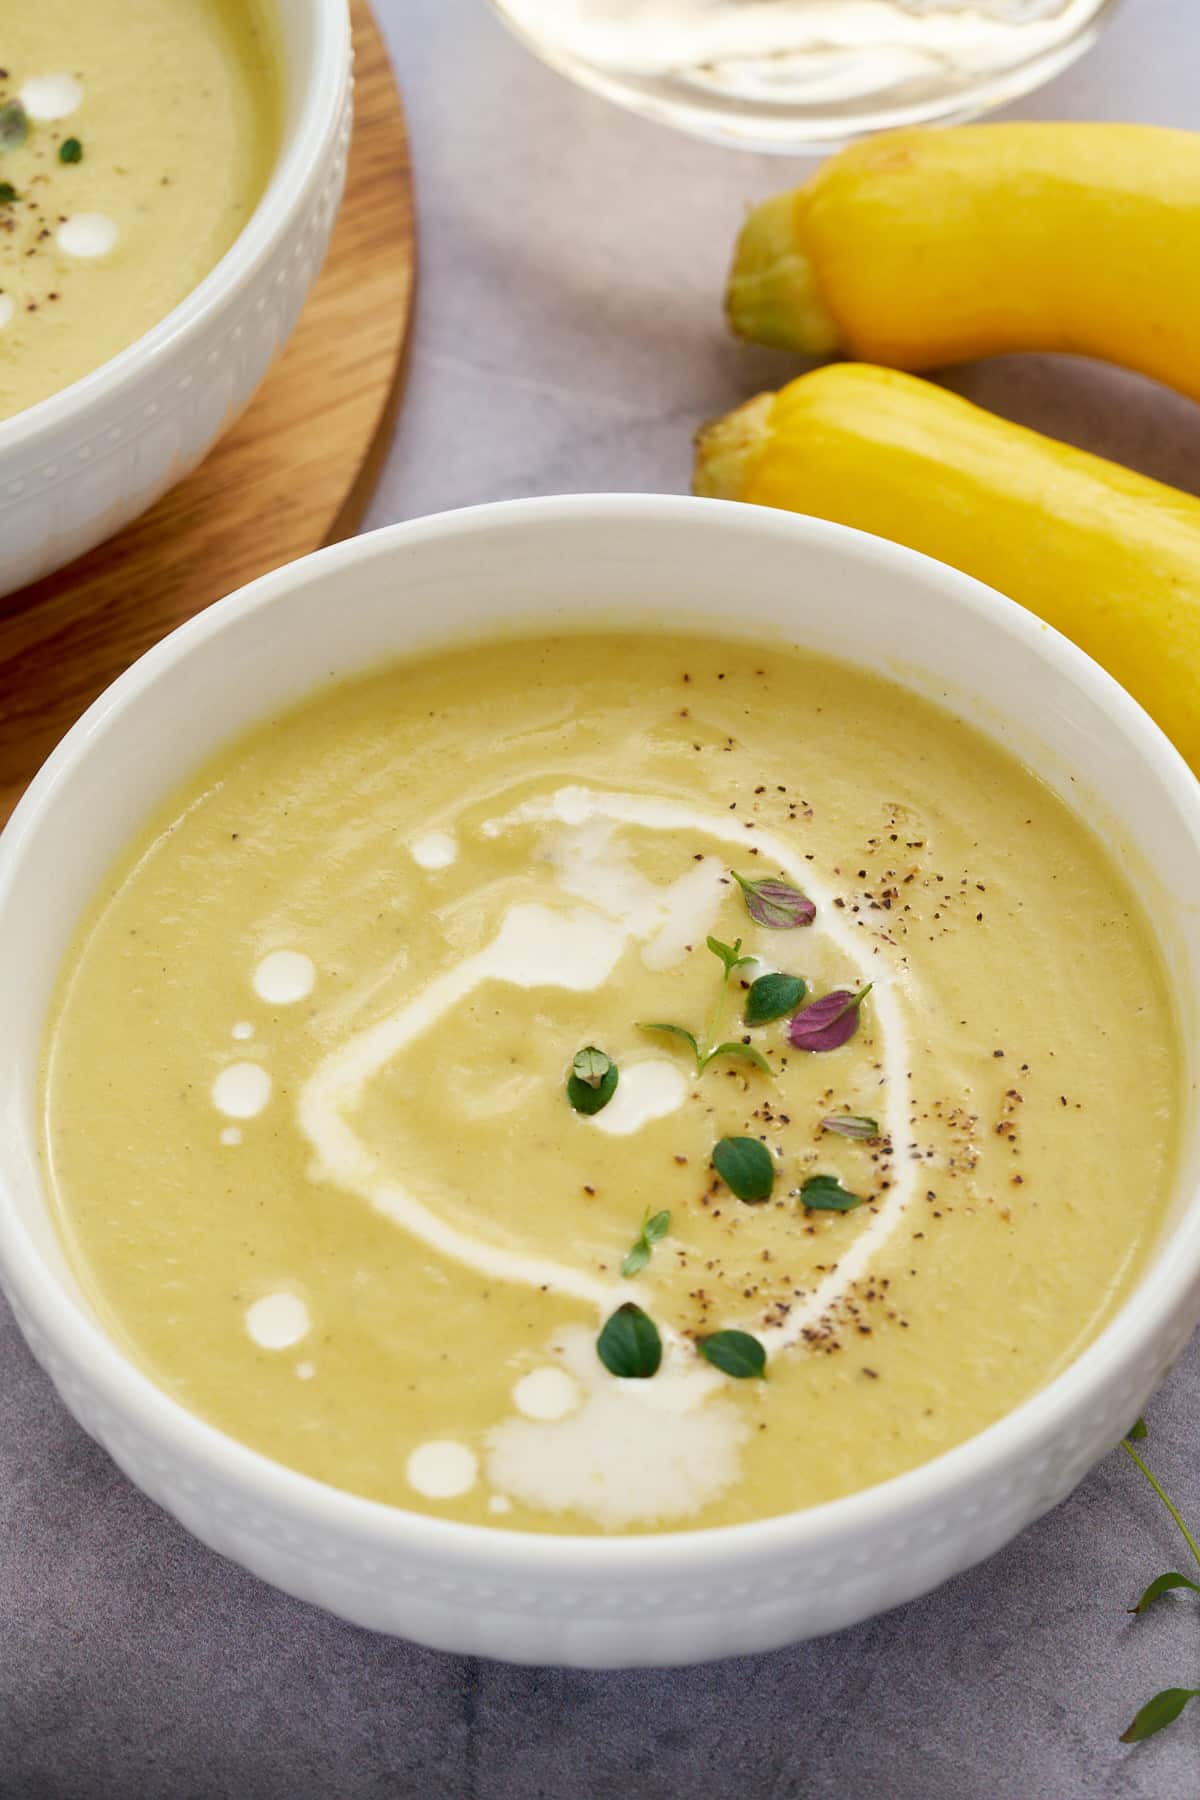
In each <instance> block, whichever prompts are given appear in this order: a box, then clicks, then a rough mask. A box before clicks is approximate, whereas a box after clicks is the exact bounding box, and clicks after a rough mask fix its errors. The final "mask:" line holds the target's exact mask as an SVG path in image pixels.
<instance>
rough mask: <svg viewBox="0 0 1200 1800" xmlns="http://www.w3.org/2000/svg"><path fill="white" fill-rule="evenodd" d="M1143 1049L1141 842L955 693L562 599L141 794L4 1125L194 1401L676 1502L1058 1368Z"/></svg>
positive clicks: (1173, 1119) (1124, 1252)
mask: <svg viewBox="0 0 1200 1800" xmlns="http://www.w3.org/2000/svg"><path fill="white" fill-rule="evenodd" d="M738 878H740V880H739V879H738ZM764 882H766V883H768V884H776V885H775V886H771V885H768V886H767V887H766V888H763V887H762V886H761V885H760V884H762V883H764ZM742 883H745V884H747V885H746V886H743V885H742ZM768 902H771V903H773V905H774V907H775V909H776V910H775V911H773V912H772V911H769V910H766V905H767V903H768ZM735 956H736V957H740V958H748V959H750V960H745V961H740V962H738V963H737V964H736V966H733V967H732V969H731V971H730V972H729V974H728V977H726V971H725V964H726V963H732V962H733V959H734V958H735ZM785 978H790V979H785ZM764 983H765V985H760V984H764ZM864 990H866V991H864ZM831 995H840V996H842V999H841V1000H838V1001H834V1002H832V1003H831V1002H830V999H829V996H831ZM810 1007H812V1008H815V1009H816V1010H815V1011H814V1012H813V1013H812V1014H809V1010H808V1009H809V1008H810ZM764 1010H765V1012H766V1014H768V1015H771V1016H767V1017H765V1018H763V1017H762V1016H761V1015H763V1013H764ZM834 1015H836V1016H834ZM823 1019H824V1020H825V1024H824V1026H822V1023H821V1021H822V1020H823ZM651 1027H654V1029H652V1028H651ZM664 1027H674V1028H675V1029H673V1030H667V1029H663V1028H664ZM685 1033H686V1034H690V1039H694V1040H695V1047H693V1044H692V1042H691V1041H690V1039H689V1036H685V1035H683V1034H685ZM720 1045H725V1046H727V1047H726V1048H725V1049H723V1050H718V1053H717V1054H715V1055H713V1056H711V1057H709V1056H708V1053H709V1052H710V1051H711V1050H713V1049H714V1048H716V1047H718V1046H720ZM588 1049H593V1050H594V1051H595V1052H596V1053H597V1055H596V1056H594V1057H586V1058H584V1060H583V1061H582V1063H581V1064H579V1065H578V1069H579V1072H576V1057H577V1055H578V1053H579V1052H581V1051H585V1050H588ZM706 1059H707V1060H706ZM701 1063H703V1067H702V1068H701V1067H700V1064H701ZM610 1064H611V1067H610ZM1178 1066H1179V1065H1178V1059H1177V1054H1176V1039H1175V1031H1174V1025H1173V1020H1172V1012H1171V1006H1170V1000H1169V996H1168V990H1167V986H1166V983H1165V980H1164V975H1163V971H1162V969H1161V967H1160V965H1159V961H1158V958H1157V953H1156V949H1155V946H1154V943H1153V940H1152V938H1151V934H1150V931H1149V929H1148V927H1147V924H1146V921H1145V920H1144V918H1143V917H1142V914H1141V912H1140V910H1139V906H1138V903H1137V901H1136V900H1135V898H1134V896H1133V894H1132V893H1131V892H1130V891H1129V889H1128V888H1127V886H1126V884H1125V882H1124V880H1123V879H1122V877H1121V875H1120V874H1119V873H1118V871H1117V870H1116V869H1115V868H1114V866H1113V865H1112V863H1111V862H1110V861H1109V859H1108V857H1107V855H1106V854H1105V852H1104V851H1103V850H1102V848H1101V846H1100V844H1099V843H1098V841H1097V840H1096V839H1095V838H1094V837H1093V836H1092V835H1091V833H1090V831H1089V830H1088V829H1087V828H1086V827H1085V825H1084V824H1082V823H1081V822H1080V820H1079V819H1077V818H1076V817H1074V816H1073V815H1072V814H1071V813H1070V812H1069V811H1068V810H1067V809H1066V808H1065V807H1064V806H1063V805H1062V804H1061V802H1060V801H1059V800H1058V799H1057V798H1056V797H1055V796H1054V795H1053V794H1052V793H1051V792H1050V791H1049V790H1048V789H1047V788H1046V787H1045V786H1044V785H1043V784H1042V783H1041V782H1040V781H1039V780H1038V779H1036V778H1035V777H1034V776H1033V775H1032V774H1031V773H1030V772H1029V771H1028V770H1026V769H1024V768H1022V767H1020V766H1019V765H1018V764H1017V763H1016V762H1014V761H1012V760H1011V759H1010V758H1009V757H1008V756H1007V755H1005V754H1004V753H1002V752H1001V751H1000V750H999V749H997V748H996V747H995V746H994V745H993V744H992V743H991V742H989V741H987V740H985V739H984V738H983V737H982V736H980V735H978V734H977V733H976V732H975V731H974V730H972V729H970V728H969V727H968V726H967V725H965V724H964V723H962V722H961V721H960V720H958V719H956V718H953V717H951V716H950V714H948V713H946V712H943V711H940V710H938V709H936V708H935V707H933V706H932V705H929V704H927V703H925V702H924V701H921V700H918V699H917V698H914V697H913V696H912V695H910V694H908V693H906V692H904V691H902V690H901V689H899V688H897V687H894V686H891V685H888V684H887V683H885V682H883V681H881V680H877V679H875V678H873V677H869V676H866V675H864V674H862V673H860V672H859V671H857V670H854V669H852V668H848V667H843V666H840V665H835V664H832V663H826V662H822V661H817V660H814V659H812V658H810V657H808V656H805V655H803V654H801V653H799V652H797V651H793V650H790V649H781V648H771V649H754V648H747V647H746V646H744V645H737V644H731V643H724V642H720V641H713V640H710V639H707V638H700V637H695V638H693V637H671V636H665V635H662V636H659V635H647V636H640V637H631V636H622V635H608V636H605V635H595V636H592V635H585V636H564V637H561V638H557V639H551V640H548V641H537V642H532V641H512V642H504V643H491V644H487V645H483V646H479V647H476V648H471V649H464V650H461V651H457V652H455V653H453V654H444V655H439V656H435V657H430V658H429V659H428V660H423V661H412V662H407V663H402V664H400V665H397V666H395V667H390V668H387V669H384V670H382V671H381V672H379V673H377V674H375V675H373V676H371V677H370V678H368V679H362V680H357V681H355V682H352V683H350V684H348V685H343V686H338V687H335V688H332V689H330V690H329V691H326V692H322V693H318V694H317V695H315V696H314V697H313V698H312V699H310V700H309V701H308V702H307V703H306V704H304V705H303V706H301V707H299V708H298V709H297V710H295V711H293V712H290V713H287V714H285V715H283V716H280V717H274V718H271V719H269V720H267V721H265V722H264V723H263V725H262V726H261V727H260V728H259V729H258V730H256V731H254V732H252V733H251V734H250V735H249V736H247V737H245V738H243V739H242V740H241V741H240V742H238V743H236V744H234V745H232V746H231V747H230V748H229V749H227V750H226V751H225V752H224V753H223V754H222V755H220V756H218V757H217V758H216V759H215V760H214V761H212V762H211V763H210V764H209V765H208V766H206V767H205V768H204V769H202V770H201V771H200V772H199V773H198V774H197V775H196V776H195V777H194V779H192V780H191V781H189V782H187V783H186V784H185V785H184V786H183V788H182V789H180V790H179V791H178V792H177V793H175V794H174V795H172V797H171V799H170V801H169V802H168V804H167V805H166V806H165V807H164V808H163V809H162V810H161V812H160V813H159V814H158V816H157V817H156V818H155V819H154V821H153V822H152V824H151V825H150V826H149V828H148V829H147V830H146V831H145V832H144V833H143V834H142V836H141V838H140V839H139V841H138V842H137V843H136V844H134V845H132V846H131V847H130V849H129V851H128V852H127V854H126V855H125V856H123V857H122V858H121V860H120V862H119V864H118V865H117V866H116V867H115V868H114V869H113V871H112V873H111V875H110V877H109V878H108V879H107V880H106V881H105V883H104V886H103V889H102V891H101V892H100V894H99V895H98V896H97V897H96V900H95V904H94V906H93V907H92V910H91V912H90V914H89V915H88V917H87V919H86V921H85V923H84V925H83V926H82V928H81V930H80V932H79V935H78V939H77V941H76V943H75V945H74V948H73V949H72V951H71V953H70V955H69V957H68V959H67V963H66V968H65V972H64V975H63V978H62V984H61V990H60V992H59V995H58V999H57V1002H56V1004H55V1008H54V1013H53V1018H52V1022H51V1026H50V1031H49V1037H48V1041H47V1048H46V1065H45V1077H44V1093H45V1149H46V1158H47V1166H48V1169H49V1174H50V1178H51V1182H52V1188H53V1193H54V1196H55V1199H56V1203H57V1209H58V1215H59V1218H60V1222H61V1227H62V1231H63V1233H64V1236H65V1239H66V1242H67V1244H68V1245H69V1249H70V1254H71V1256H72V1258H73V1261H74V1264H75V1266H76V1267H77V1269H78V1271H79V1275H80V1278H81V1280H82V1281H83V1283H84V1285H85V1287H86V1290H87V1291H88V1292H89V1294H90V1295H91V1296H92V1298H93V1300H94V1303H95V1305H96V1307H97V1308H98V1310H99V1313H100V1315H101V1317H102V1318H103V1320H104V1321H105V1323H106V1325H107V1327H108V1328H109V1329H110V1330H111V1332H112V1333H113V1334H114V1336H115V1337H116V1338H117V1339H118V1340H119V1341H120V1342H121V1343H122V1344H124V1345H125V1346H126V1348H127V1349H128V1351H129V1352H130V1354H131V1355H133V1356H134V1357H135V1358H136V1359H137V1360H138V1361H139V1362H140V1363H141V1364H142V1365H143V1367H144V1368H145V1369H146V1370H147V1371H148V1372H149V1374H150V1375H151V1376H152V1377H153V1378H154V1380H155V1381H157V1382H158V1383H159V1384H160V1385H161V1386H163V1387H164V1388H165V1389H166V1390H167V1391H168V1392H169V1393H171V1394H173V1395H175V1396H176V1397H177V1398H178V1399H179V1400H180V1401H181V1402H182V1403H183V1404H184V1405H185V1406H187V1407H189V1408H191V1409H192V1410H194V1411H195V1412H196V1413H198V1414H199V1415H201V1416H202V1417H203V1418H205V1419H207V1420H209V1421H211V1422H212V1423H213V1424H215V1425H218V1426H220V1427H221V1428H222V1429H224V1430H225V1431H227V1432H230V1433H232V1434H233V1435H234V1436H235V1437H237V1438H240V1439H242V1440H244V1441H245V1442H246V1443H248V1444H251V1445H253V1446H254V1447H255V1448H257V1449H259V1450H261V1451H263V1452H265V1453H266V1454H267V1455H269V1456H272V1457H275V1458H277V1459H279V1460H280V1461H281V1462H283V1463H286V1464H289V1465H291V1466H292V1467H293V1468H296V1469H299V1470H303V1471H304V1472H305V1473H307V1474H309V1475H312V1476H316V1477H318V1478H319V1479H320V1480H322V1481H326V1482H330V1483H333V1484H334V1485H335V1486H338V1487H343V1488H348V1489H351V1490H353V1491H354V1492H357V1493H360V1494H365V1495H369V1496H371V1497H373V1498H376V1499H380V1500H385V1501H390V1502H393V1503H395V1504H398V1505H400V1506H404V1507H410V1508H417V1509H420V1510H424V1511H428V1512H431V1513H434V1514H436V1515H438V1516H439V1517H446V1518H451V1519H459V1520H469V1521H473V1522H475V1523H479V1524H497V1525H502V1526H506V1527H516V1528H519V1529H521V1530H529V1531H553V1532H566V1531H574V1532H597V1531H602V1532H618V1531H635V1530H668V1529H679V1528H690V1527H695V1526H707V1525H722V1524H730V1523H733V1522H735V1521H742V1520H748V1519H755V1518H760V1517H762V1516H764V1515H769V1514H773V1513H780V1512H783V1511H786V1510H790V1509H792V1508H797V1507H805V1506H810V1505H813V1504H815V1503H817V1502H820V1501H826V1500H831V1499H836V1498H837V1497H839V1496H841V1495H845V1494H849V1493H852V1492H853V1491H854V1490H856V1489H860V1488H863V1487H866V1486H868V1485H870V1484H872V1483H875V1482H879V1481H883V1480H885V1479H886V1478H887V1477H889V1476H892V1475H896V1474H898V1473H899V1472H901V1471H902V1470H905V1469H911V1468H912V1467H913V1466H914V1465H916V1464H919V1463H921V1462H923V1461H925V1460H926V1459H928V1458H930V1457H933V1456H936V1455H937V1454H938V1453H939V1452H941V1451H944V1450H947V1449H949V1448H950V1447H951V1446H952V1445H955V1444H958V1443H961V1442H962V1441H963V1439H964V1438H967V1437H969V1436H970V1435H971V1434H972V1433H975V1432H978V1431H979V1430H981V1429H982V1428H983V1427H985V1426H986V1425H988V1424H989V1423H991V1422H992V1421H993V1420H995V1419H998V1418H999V1417H1000V1416H1001V1415H1002V1414H1003V1413H1005V1412H1006V1411H1007V1410H1009V1409H1010V1408H1011V1407H1013V1406H1014V1405H1015V1404H1016V1403H1017V1402H1018V1401H1020V1400H1022V1399H1023V1398H1025V1397H1026V1396H1027V1395H1029V1394H1031V1393H1033V1392H1034V1391H1035V1390H1036V1389H1037V1388H1039V1387H1041V1386H1042V1385H1043V1384H1044V1383H1045V1382H1046V1381H1048V1380H1049V1379H1050V1378H1051V1377H1052V1376H1053V1375H1055V1374H1056V1373H1057V1372H1058V1371H1059V1370H1061V1369H1063V1368H1064V1367H1065V1366H1066V1364H1067V1363H1069V1362H1070V1360H1071V1359H1072V1357H1074V1356H1076V1355H1077V1354H1078V1352H1079V1351H1080V1349H1081V1348H1082V1347H1083V1346H1084V1345H1085V1344H1087V1342H1088V1341H1089V1339H1090V1338H1092V1337H1093V1336H1094V1334H1095V1333H1096V1332H1097V1330H1098V1329H1099V1328H1100V1327H1101V1326H1102V1325H1103V1324H1104V1322H1105V1321H1106V1320H1107V1319H1108V1318H1109V1317H1110V1316H1111V1314H1112V1312H1113V1309H1114V1308H1115V1307H1116V1306H1117V1304H1118V1303H1119V1302H1120V1301H1121V1299H1122V1297H1123V1296H1124V1295H1125V1294H1126V1293H1127V1292H1128V1291H1129V1288H1130V1284H1131V1283H1132V1282H1133V1281H1134V1280H1135V1278H1136V1277H1137V1275H1138V1271H1139V1269H1140V1268H1141V1266H1142V1263H1143V1260H1144V1258H1145V1256H1146V1253H1147V1248H1148V1246H1150V1245H1151V1243H1152V1242H1153V1240H1154V1237H1155V1234H1156V1232H1157V1231H1158V1229H1159V1226H1160V1223H1161V1220H1162V1218H1163V1211H1164V1204H1165V1201H1166V1196H1167V1189H1168V1185H1169V1181H1170V1177H1171V1172H1172V1158H1173V1148H1174V1143H1175V1136H1176V1124H1177V1117H1178V1112H1179V1106H1180V1096H1179V1086H1178V1081H1179V1077H1178ZM614 1070H615V1076H614V1073H613V1071H614ZM614 1080H615V1088H614V1087H613V1085H612V1084H613V1081H614ZM602 1090H603V1091H602ZM601 1101H606V1103H605V1104H600V1102H601ZM581 1107H582V1109H581ZM734 1140H736V1142H733V1148H732V1151H731V1150H730V1148H729V1145H730V1143H731V1141H734ZM731 1155H732V1157H733V1161H732V1162H731V1161H730V1160H729V1159H730V1156H731ZM714 1158H715V1166H714ZM722 1170H723V1172H724V1174H725V1176H726V1177H727V1178H728V1179H723V1178H722V1172H721V1171H722ZM756 1171H757V1173H756ZM764 1179H765V1190H764V1187H763V1182H764ZM629 1307H636V1308H637V1309H638V1310H637V1312H636V1313H631V1312H630V1311H628V1310H625V1311H622V1310H620V1309H622V1308H625V1309H628V1308H629ZM614 1316H615V1317H616V1323H615V1324H614V1323H612V1321H613V1319H614ZM728 1333H736V1334H739V1335H737V1336H734V1337H730V1336H728V1335H725V1334H728Z"/></svg>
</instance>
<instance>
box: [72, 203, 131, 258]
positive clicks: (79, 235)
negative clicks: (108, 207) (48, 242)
mask: <svg viewBox="0 0 1200 1800" xmlns="http://www.w3.org/2000/svg"><path fill="white" fill-rule="evenodd" d="M118 235H119V234H118V232H117V226H116V221H115V220H113V219H110V218H109V217H108V214H107V213H72V214H71V217H70V218H69V219H64V220H63V223H62V224H61V225H60V226H59V228H58V234H57V239H56V241H57V243H58V247H59V249H60V250H61V251H62V252H63V254H64V256H85V257H90V256H107V255H108V253H109V251H110V250H111V249H112V248H113V246H114V245H115V244H116V241H117V237H118Z"/></svg>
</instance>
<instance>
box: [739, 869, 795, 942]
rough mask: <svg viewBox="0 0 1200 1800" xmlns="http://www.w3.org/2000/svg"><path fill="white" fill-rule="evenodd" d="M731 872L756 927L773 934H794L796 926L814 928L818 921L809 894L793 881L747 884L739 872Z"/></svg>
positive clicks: (769, 879)
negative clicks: (775, 932) (795, 886)
mask: <svg viewBox="0 0 1200 1800" xmlns="http://www.w3.org/2000/svg"><path fill="white" fill-rule="evenodd" d="M729 872H730V874H731V875H732V876H733V879H734V880H735V881H736V882H737V884H738V886H739V887H740V888H741V890H742V894H743V897H744V898H745V901H746V911H747V912H748V913H749V914H750V917H751V918H752V919H753V920H754V921H755V923H756V924H758V925H765V926H767V927H768V929H769V930H771V931H793V930H795V928H796V926H797V925H811V924H812V922H813V920H814V919H815V918H816V916H817V909H816V907H815V906H814V905H813V903H812V901H811V900H810V899H809V898H808V895H807V894H802V893H801V892H800V889H799V888H794V887H792V885H791V883H790V882H787V881H779V880H774V879H772V878H768V879H767V880H766V881H747V879H746V877H745V876H744V875H739V874H738V872H737V870H736V869H731V870H730V871H729Z"/></svg>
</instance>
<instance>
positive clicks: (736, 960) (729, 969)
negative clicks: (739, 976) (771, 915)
mask: <svg viewBox="0 0 1200 1800" xmlns="http://www.w3.org/2000/svg"><path fill="white" fill-rule="evenodd" d="M704 941H705V943H706V944H707V945H708V947H709V949H710V950H711V951H712V953H713V955H714V956H716V957H719V958H720V961H721V964H722V966H723V967H724V970H725V973H726V974H727V975H732V973H733V971H734V970H735V969H737V968H740V967H741V965H742V964H743V963H751V962H756V961H757V960H758V959H757V958H756V957H753V956H743V955H742V953H741V952H742V940H741V938H735V939H734V941H733V943H732V944H723V943H722V942H721V940H720V938H715V937H710V938H705V940H704Z"/></svg>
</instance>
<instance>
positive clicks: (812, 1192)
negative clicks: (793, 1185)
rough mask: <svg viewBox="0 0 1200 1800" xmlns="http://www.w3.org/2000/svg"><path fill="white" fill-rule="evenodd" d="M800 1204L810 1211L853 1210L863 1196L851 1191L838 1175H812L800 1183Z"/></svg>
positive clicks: (859, 1203) (861, 1202)
mask: <svg viewBox="0 0 1200 1800" xmlns="http://www.w3.org/2000/svg"><path fill="white" fill-rule="evenodd" d="M800 1204H801V1205H802V1206H807V1208H808V1210H809V1212H853V1211H854V1208H855V1207H856V1206H861V1205H862V1204H863V1196H862V1195H861V1194H852V1193H850V1191H849V1189H848V1188H844V1187H843V1186H842V1184H841V1182H840V1181H839V1180H838V1178H837V1176H836V1175H810V1176H809V1178H808V1180H807V1181H803V1182H801V1184H800Z"/></svg>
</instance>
